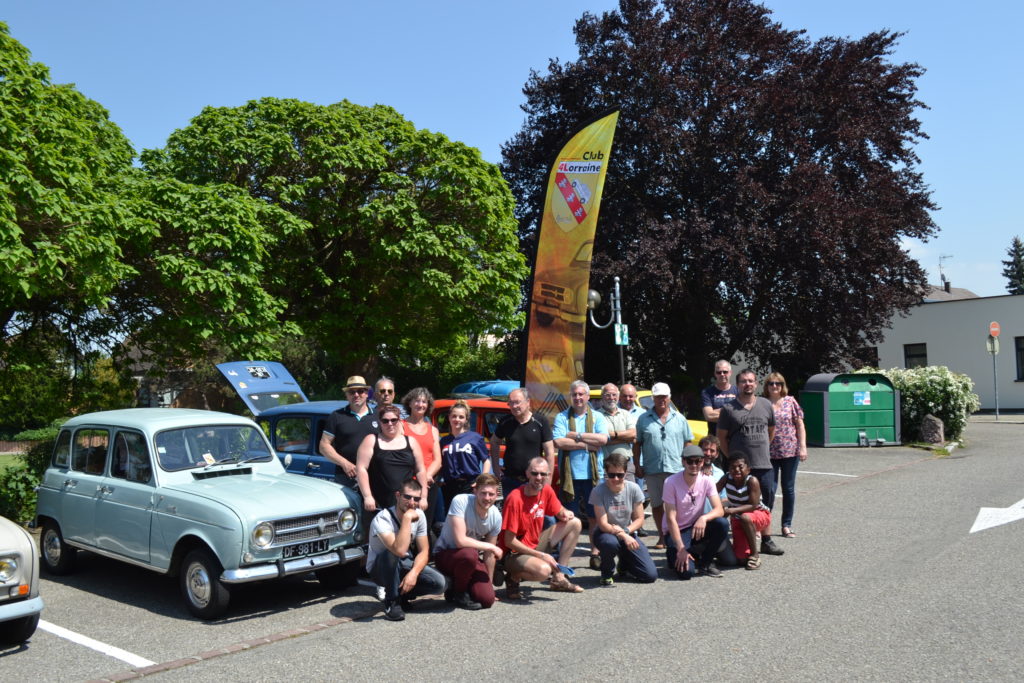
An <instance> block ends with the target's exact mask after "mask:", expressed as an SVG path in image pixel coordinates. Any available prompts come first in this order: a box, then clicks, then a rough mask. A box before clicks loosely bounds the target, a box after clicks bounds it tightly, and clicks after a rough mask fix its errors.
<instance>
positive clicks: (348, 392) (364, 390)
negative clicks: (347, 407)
mask: <svg viewBox="0 0 1024 683" xmlns="http://www.w3.org/2000/svg"><path fill="white" fill-rule="evenodd" d="M366 391H367V390H366V389H346V390H345V393H346V394H365V393H366Z"/></svg>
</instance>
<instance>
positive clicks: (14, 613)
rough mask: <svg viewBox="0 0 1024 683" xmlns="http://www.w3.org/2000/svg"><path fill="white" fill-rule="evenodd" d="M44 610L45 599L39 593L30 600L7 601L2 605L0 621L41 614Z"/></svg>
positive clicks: (0, 606)
mask: <svg viewBox="0 0 1024 683" xmlns="http://www.w3.org/2000/svg"><path fill="white" fill-rule="evenodd" d="M42 611H43V599H42V598H41V597H39V596H38V595H37V596H36V597H34V598H29V599H28V600H18V601H17V602H7V603H4V604H2V605H0V621H11V620H12V619H21V618H22V617H30V616H32V615H33V614H39V613H40V612H42Z"/></svg>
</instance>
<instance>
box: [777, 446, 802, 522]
mask: <svg viewBox="0 0 1024 683" xmlns="http://www.w3.org/2000/svg"><path fill="white" fill-rule="evenodd" d="M772 465H773V468H774V470H775V476H776V477H777V478H778V480H779V487H780V488H781V489H782V526H787V527H788V526H793V509H794V508H795V507H796V468H797V467H798V466H799V465H800V458H799V457H795V458H778V459H776V460H772Z"/></svg>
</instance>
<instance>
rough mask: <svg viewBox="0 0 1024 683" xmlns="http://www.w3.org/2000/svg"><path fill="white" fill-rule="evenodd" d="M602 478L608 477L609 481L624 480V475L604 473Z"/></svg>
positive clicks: (621, 473) (623, 473)
mask: <svg viewBox="0 0 1024 683" xmlns="http://www.w3.org/2000/svg"><path fill="white" fill-rule="evenodd" d="M604 476H606V477H608V478H609V479H625V478H626V473H625V472H605V473H604Z"/></svg>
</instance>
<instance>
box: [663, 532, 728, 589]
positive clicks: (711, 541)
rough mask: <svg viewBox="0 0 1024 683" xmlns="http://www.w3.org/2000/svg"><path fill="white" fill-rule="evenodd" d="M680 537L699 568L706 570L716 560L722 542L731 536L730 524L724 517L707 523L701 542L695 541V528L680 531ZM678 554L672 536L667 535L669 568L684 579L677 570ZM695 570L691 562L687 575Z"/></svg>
mask: <svg viewBox="0 0 1024 683" xmlns="http://www.w3.org/2000/svg"><path fill="white" fill-rule="evenodd" d="M679 535H680V537H682V540H683V546H684V547H685V548H686V550H687V551H688V552H689V553H690V554H691V555H693V557H694V559H695V560H696V561H697V566H698V567H700V568H701V569H704V568H706V567H707V566H708V565H709V564H711V562H712V561H713V560H714V559H715V553H717V552H718V549H719V548H720V547H721V545H722V541H723V540H725V538H726V536H728V535H729V523H728V522H726V521H725V519H724V518H723V517H716V518H715V519H713V520H711V521H710V522H708V523H707V526H706V527H705V529H704V537H703V538H701V539H700V540H699V541H694V540H693V527H687V528H685V529H680V530H679ZM678 553H679V551H678V549H677V548H676V546H675V541H674V540H672V534H665V559H666V560H667V562H668V568H669V569H671V570H672V571H674V572H675V573H676V574H677V575H679V576H680V577H683V576H684V573H683V572H680V571H679V570H677V569H676V556H677V555H678ZM693 570H694V563H693V562H689V563H688V564H687V567H686V573H687V574H690V573H692V572H693Z"/></svg>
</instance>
